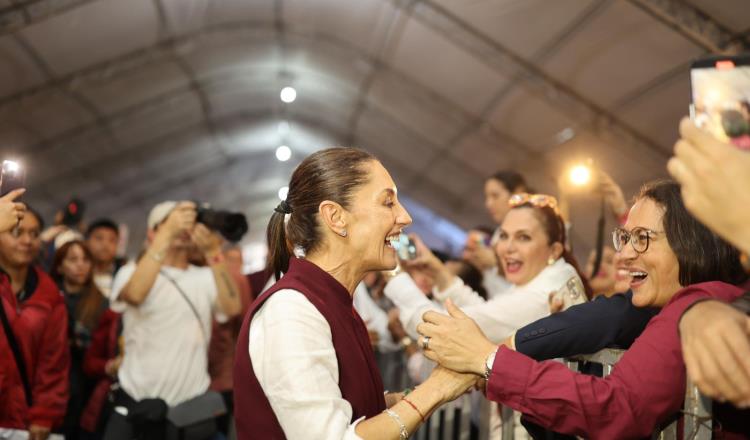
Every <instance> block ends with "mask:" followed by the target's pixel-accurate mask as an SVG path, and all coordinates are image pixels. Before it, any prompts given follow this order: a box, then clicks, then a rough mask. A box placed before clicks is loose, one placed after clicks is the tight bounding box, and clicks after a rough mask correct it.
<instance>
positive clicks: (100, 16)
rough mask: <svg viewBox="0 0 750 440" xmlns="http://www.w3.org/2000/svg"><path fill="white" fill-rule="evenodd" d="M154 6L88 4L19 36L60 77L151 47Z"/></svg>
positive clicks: (108, 0) (107, 1)
mask: <svg viewBox="0 0 750 440" xmlns="http://www.w3.org/2000/svg"><path fill="white" fill-rule="evenodd" d="M153 5H154V3H153V1H151V0H128V1H122V0H101V1H97V2H91V3H87V4H86V5H84V6H81V7H79V8H75V9H72V10H70V11H68V12H66V13H63V14H60V15H57V16H54V17H52V18H49V19H47V20H44V21H42V22H40V23H37V24H33V25H31V26H29V27H27V28H25V29H23V30H22V31H21V35H22V36H24V37H25V38H26V39H27V40H28V42H29V43H30V44H31V46H32V47H33V48H34V49H35V50H36V51H37V52H38V53H39V55H40V56H42V57H43V58H44V60H45V63H46V64H47V65H49V67H50V68H51V69H52V70H53V71H54V73H56V74H59V75H61V74H65V73H69V72H71V71H74V70H76V69H80V68H82V67H84V66H89V65H92V64H96V63H98V62H102V61H105V60H107V59H109V58H112V57H115V56H117V55H121V54H124V53H127V52H130V51H133V50H135V49H139V48H143V47H146V46H149V45H152V44H153V43H154V42H155V41H156V36H157V24H158V23H157V18H156V13H155V10H154V6H153ZM62 36H64V37H62Z"/></svg>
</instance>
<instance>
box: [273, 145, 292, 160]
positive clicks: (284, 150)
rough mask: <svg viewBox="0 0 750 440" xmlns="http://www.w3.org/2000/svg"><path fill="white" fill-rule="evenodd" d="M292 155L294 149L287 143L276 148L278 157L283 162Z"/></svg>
mask: <svg viewBox="0 0 750 440" xmlns="http://www.w3.org/2000/svg"><path fill="white" fill-rule="evenodd" d="M290 157H292V149H291V148H289V147H287V146H286V145H282V146H280V147H279V148H277V149H276V159H278V160H279V161H281V162H286V161H288V160H289V158H290Z"/></svg>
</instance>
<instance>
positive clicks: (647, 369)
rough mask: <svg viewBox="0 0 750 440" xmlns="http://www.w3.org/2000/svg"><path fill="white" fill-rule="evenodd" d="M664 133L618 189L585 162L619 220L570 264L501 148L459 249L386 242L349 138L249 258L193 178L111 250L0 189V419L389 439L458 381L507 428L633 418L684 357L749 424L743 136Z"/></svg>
mask: <svg viewBox="0 0 750 440" xmlns="http://www.w3.org/2000/svg"><path fill="white" fill-rule="evenodd" d="M680 133H681V139H680V140H679V141H678V142H677V144H676V145H675V154H674V157H673V158H672V159H671V160H670V162H669V164H668V172H669V173H670V174H671V175H672V177H673V179H674V180H659V181H653V182H645V183H644V185H643V187H642V189H641V191H640V192H639V194H637V195H636V196H635V197H634V198H633V200H632V203H629V202H628V201H627V199H626V198H625V196H624V195H623V192H622V190H621V189H620V187H619V186H618V185H617V184H616V183H615V182H614V181H613V180H612V179H611V178H610V177H609V176H608V175H607V174H605V173H604V172H602V171H600V172H599V174H598V179H597V185H598V190H599V191H600V193H601V194H602V196H603V197H604V200H605V203H606V205H607V206H608V208H609V211H610V213H611V216H612V219H613V220H614V221H615V222H616V223H617V224H618V226H617V227H616V228H615V229H614V231H613V233H612V246H611V247H610V246H604V247H603V248H602V249H599V252H596V251H592V253H591V255H590V257H589V259H588V261H587V264H586V265H584V266H582V265H579V263H578V262H577V261H576V259H575V257H574V256H573V252H572V249H571V240H570V239H569V236H570V231H571V229H572V228H575V227H576V225H574V224H571V220H570V219H571V216H570V209H571V204H570V198H571V197H572V194H571V189H570V188H568V187H566V185H565V183H564V181H563V180H561V181H560V182H559V185H558V186H559V193H558V197H554V196H552V195H547V194H535V193H534V191H533V190H532V187H533V186H532V185H533V182H527V181H526V179H524V177H523V176H522V175H520V174H519V173H517V172H514V171H501V172H498V173H496V174H495V175H493V176H490V177H489V178H488V179H487V180H486V183H485V186H484V193H485V200H486V208H487V212H488V214H489V215H490V217H491V218H492V220H493V222H494V224H493V225H492V226H491V227H486V226H477V227H476V228H475V229H473V230H471V231H469V232H468V234H467V241H466V244H465V247H464V249H463V251H462V253H461V255H445V254H443V253H442V252H440V251H437V250H433V249H430V248H429V247H428V246H427V245H426V244H425V243H423V242H422V240H421V239H420V238H419V237H418V236H415V235H411V238H410V239H411V240H412V242H413V243H414V246H415V249H416V254H415V255H414V256H412V257H410V258H408V259H404V258H402V257H403V254H401V253H399V252H398V249H397V248H398V246H399V243H400V240H399V237H400V236H401V234H403V233H404V229H405V228H407V227H408V226H409V225H410V223H411V222H412V219H411V217H410V216H409V213H408V212H407V211H406V209H405V208H404V207H403V206H402V205H401V204H400V202H399V200H398V189H397V187H396V184H395V183H394V181H393V180H392V178H391V176H390V175H389V173H388V171H387V170H386V169H385V168H384V167H383V165H382V164H381V163H380V162H379V161H378V159H377V158H376V157H374V156H372V155H371V154H369V153H367V152H365V151H362V150H359V149H355V148H330V149H326V150H321V151H319V152H317V153H314V154H312V155H311V156H309V157H308V158H306V159H305V160H304V161H303V162H302V163H301V164H300V165H299V166H298V167H297V168H296V169H295V171H294V173H293V175H292V176H291V180H290V183H289V192H288V195H287V198H286V200H284V201H282V202H281V203H280V204H279V206H278V207H277V208H276V210H275V212H273V213H269V214H272V215H271V217H270V221H269V225H268V229H267V242H268V247H269V254H268V259H267V263H268V264H267V267H266V268H265V269H264V270H263V271H260V272H257V273H254V274H248V275H245V274H243V273H242V266H243V263H242V251H241V249H240V248H238V247H236V246H235V245H232V244H231V243H229V242H227V241H226V240H225V239H224V238H223V237H222V236H221V234H220V233H218V232H217V231H214V230H212V229H210V228H209V227H208V226H207V225H206V224H204V223H201V222H200V221H199V218H198V209H197V207H196V205H195V204H194V203H192V202H184V201H166V202H163V203H160V204H158V205H156V206H155V207H153V209H152V210H151V211H150V212H149V213H148V215H145V216H144V217H145V221H146V224H147V231H148V233H147V239H146V242H145V243H144V246H143V249H142V250H141V252H140V254H139V255H138V257H137V258H134V259H132V260H131V261H125V260H124V259H122V258H120V256H119V255H118V245H119V243H120V241H121V240H120V238H121V237H120V234H121V227H120V225H118V223H117V222H116V221H113V220H111V219H98V220H95V221H93V222H90V223H89V224H88V225H87V226H86V227H84V225H83V222H82V221H76V222H73V223H71V222H61V218H62V217H64V215H63V216H57V217H56V218H55V221H54V223H55V224H53V225H52V226H50V227H45V222H44V220H43V219H42V217H41V216H40V215H39V214H38V213H37V212H36V211H34V209H33V208H32V207H31V206H26V205H25V204H23V203H22V202H20V200H22V197H23V194H24V190H22V189H21V190H15V191H12V192H10V193H8V194H7V195H5V196H3V197H2V198H0V270H2V272H1V273H0V302H1V304H0V318H2V327H1V328H0V396H1V398H0V438H11V439H14V438H29V439H32V440H44V439H47V438H54V436H57V435H63V436H64V437H65V438H67V439H123V440H129V439H165V438H186V439H222V438H234V437H236V438H240V439H276V438H289V439H355V438H362V439H399V438H401V439H405V438H408V437H409V436H410V435H411V434H413V433H414V432H415V431H416V430H417V429H418V428H419V427H420V426H421V425H423V424H424V423H425V422H426V421H427V419H429V417H430V415H431V414H433V413H434V412H435V411H437V410H438V409H440V408H441V406H443V405H444V404H446V403H448V402H451V401H454V400H456V399H458V398H459V397H461V396H463V395H465V394H467V393H470V394H471V398H470V399H469V401H470V406H471V408H470V410H469V412H470V413H471V426H472V433H471V436H472V437H476V435H477V433H478V432H479V431H480V430H482V429H484V428H486V429H489V430H490V432H493V433H494V434H493V435H495V436H499V433H498V432H497V429H498V423H499V422H498V420H499V416H498V412H497V410H496V408H497V406H496V407H494V408H495V409H493V414H492V415H493V417H491V418H490V421H489V422H488V421H487V420H480V418H479V417H478V411H479V407H480V406H481V404H480V402H481V401H482V400H484V399H487V400H489V401H491V402H495V403H497V404H499V405H503V406H505V407H508V408H512V409H513V410H515V411H516V412H517V417H516V422H515V436H516V438H570V437H571V436H579V437H585V438H644V437H649V436H650V435H651V434H652V433H653V432H655V431H658V430H659V429H660V428H662V427H664V426H665V425H666V424H668V423H670V422H672V421H674V420H675V419H676V418H677V417H678V416H679V414H680V411H681V409H682V407H683V400H684V396H685V390H686V386H687V383H688V378H689V379H690V380H691V381H692V382H693V383H694V384H696V385H697V386H698V387H699V389H700V391H701V392H702V393H704V394H705V395H706V396H708V397H710V398H712V399H714V401H715V402H714V405H713V414H712V416H713V421H714V423H713V429H714V438H748V436H750V422H749V420H750V412H748V411H747V408H748V407H750V318H748V313H749V312H750V293H748V291H747V288H748V282H747V279H748V273H750V272H748V271H750V262H749V261H748V254H750V226H748V225H750V209H747V207H748V206H750V193H748V191H747V188H750V177H749V176H750V174H748V173H747V171H748V170H750V155H748V153H747V152H744V151H741V150H740V149H737V148H736V147H735V146H733V145H732V144H730V143H725V142H722V141H720V140H718V139H716V138H714V137H713V136H712V135H711V134H710V133H708V132H706V131H704V130H702V129H700V128H698V127H696V126H695V125H694V124H693V123H692V122H691V121H690V120H687V119H686V120H684V121H683V122H682V123H681V125H680ZM76 203H77V202H76ZM63 223H65V224H63ZM407 232H408V231H407ZM608 347H617V348H620V349H623V350H625V353H624V355H623V356H622V358H621V359H620V360H619V361H618V362H617V364H616V366H615V368H614V370H613V371H612V373H611V374H608V375H604V374H602V370H601V369H600V368H597V366H596V365H593V366H589V367H590V368H588V369H586V371H583V372H575V371H572V370H570V369H569V368H568V367H567V366H566V365H565V364H564V363H561V362H558V361H556V360H555V359H559V358H565V357H570V356H574V355H578V354H583V353H594V352H596V351H599V350H601V349H604V348H608ZM388 390H390V391H388ZM482 423H489V424H490V425H491V426H488V427H481V426H480V424H482ZM504 423H508V421H507V420H506V421H505V422H504ZM493 430H494V431H493ZM14 436H16V437H14Z"/></svg>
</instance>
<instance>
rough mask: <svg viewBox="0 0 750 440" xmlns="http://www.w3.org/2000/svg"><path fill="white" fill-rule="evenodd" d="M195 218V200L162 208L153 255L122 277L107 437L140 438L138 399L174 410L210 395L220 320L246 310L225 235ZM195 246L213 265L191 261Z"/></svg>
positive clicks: (156, 213)
mask: <svg viewBox="0 0 750 440" xmlns="http://www.w3.org/2000/svg"><path fill="white" fill-rule="evenodd" d="M195 220H196V207H195V204H194V203H192V202H172V201H170V202H163V203H160V204H158V205H156V206H155V207H154V208H153V209H152V210H151V213H150V214H149V216H148V247H147V249H146V251H145V252H144V254H143V255H142V257H141V258H140V259H139V260H138V262H137V263H130V264H127V265H126V266H124V267H122V268H121V269H120V271H119V272H118V273H117V276H116V277H115V279H114V282H113V285H112V293H111V296H110V300H111V304H112V305H111V307H112V309H113V310H115V311H118V312H123V336H124V340H125V347H124V359H123V363H122V366H121V367H120V369H119V371H118V379H119V382H120V387H121V389H120V391H118V393H116V395H115V402H114V404H115V408H114V411H113V412H112V414H111V416H110V420H109V422H108V426H107V430H106V434H105V438H107V439H110V438H111V439H120V438H123V439H126V438H127V439H130V438H133V434H134V431H133V429H136V430H138V426H135V425H134V423H133V420H132V417H131V420H128V419H127V418H126V416H127V414H128V413H130V414H132V413H133V412H134V407H133V405H134V404H135V403H136V402H139V401H143V400H144V399H153V398H157V399H161V400H163V401H164V402H165V403H166V404H167V405H168V406H170V407H173V406H176V405H179V404H180V403H182V402H185V401H187V400H190V399H192V398H195V397H197V396H200V395H201V394H203V393H205V392H206V391H207V390H208V387H209V383H210V379H209V375H208V354H207V353H208V343H209V340H210V337H211V323H212V315H213V316H214V317H215V318H216V319H217V320H218V321H219V322H222V321H226V319H227V318H228V317H231V316H235V315H237V314H238V313H239V311H240V296H239V294H238V290H237V287H236V285H235V283H234V281H233V278H232V276H231V275H230V274H229V272H228V271H227V267H226V265H225V264H224V258H223V254H222V253H221V238H220V237H218V236H217V235H216V234H215V233H212V232H211V231H209V230H208V228H206V227H205V226H204V225H202V224H200V223H196V221H195ZM193 246H196V247H197V248H198V250H200V251H201V252H202V253H203V255H204V256H205V258H206V261H207V263H208V267H197V266H193V265H191V264H189V263H188V254H189V252H190V250H191V249H192V248H193Z"/></svg>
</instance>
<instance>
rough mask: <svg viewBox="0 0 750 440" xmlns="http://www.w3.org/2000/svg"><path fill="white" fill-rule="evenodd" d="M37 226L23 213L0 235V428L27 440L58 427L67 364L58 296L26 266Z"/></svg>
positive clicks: (65, 398)
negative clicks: (25, 434) (0, 316)
mask: <svg viewBox="0 0 750 440" xmlns="http://www.w3.org/2000/svg"><path fill="white" fill-rule="evenodd" d="M0 200H1V199H0ZM0 205H2V202H1V201H0ZM0 211H1V207H0ZM0 223H2V222H0ZM41 227H42V224H41V219H40V218H39V217H38V216H37V215H36V214H34V213H32V212H31V211H26V214H25V215H24V216H23V218H22V219H21V220H20V222H18V224H17V225H16V226H15V227H14V228H13V229H11V230H10V231H7V230H6V231H4V232H0V306H1V307H2V308H3V311H4V312H5V318H6V322H7V323H8V326H9V328H10V331H11V332H12V333H13V335H8V334H6V331H5V325H3V326H0V395H2V399H0V427H3V428H14V429H20V430H28V431H29V434H30V435H29V439H31V440H44V439H46V438H47V437H48V436H49V433H50V431H51V429H52V428H53V427H55V426H57V425H59V424H60V423H61V422H62V418H63V416H64V415H65V409H66V405H67V401H68V369H69V365H70V357H69V356H70V355H69V347H68V340H67V330H68V319H67V313H66V310H65V303H64V301H63V297H62V295H61V294H60V291H59V289H58V288H57V286H56V285H55V283H54V282H53V281H52V279H51V278H50V277H49V276H47V275H46V274H45V273H44V272H42V271H41V269H39V268H37V267H35V266H33V265H32V262H33V261H34V259H35V258H36V256H37V255H38V253H39V249H40V247H41V241H40V239H39V232H40V230H41ZM8 336H12V337H13V338H14V339H15V345H16V346H17V349H18V350H17V354H18V357H19V358H20V359H18V360H20V363H21V364H22V365H21V368H23V369H25V372H22V371H21V369H19V365H18V364H19V362H18V361H17V358H16V353H14V350H13V348H12V346H11V338H9V337H8ZM22 373H25V374H22Z"/></svg>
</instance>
